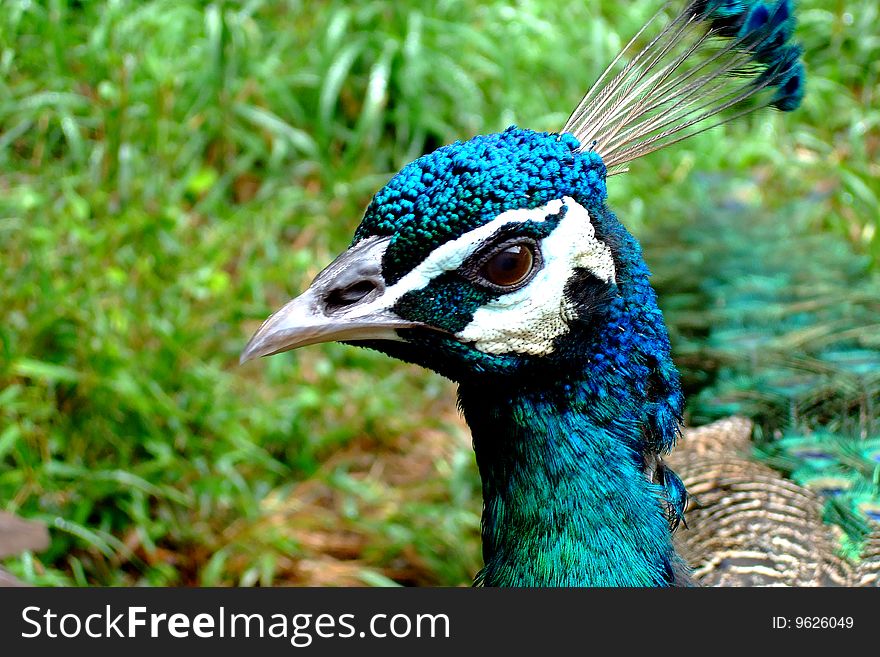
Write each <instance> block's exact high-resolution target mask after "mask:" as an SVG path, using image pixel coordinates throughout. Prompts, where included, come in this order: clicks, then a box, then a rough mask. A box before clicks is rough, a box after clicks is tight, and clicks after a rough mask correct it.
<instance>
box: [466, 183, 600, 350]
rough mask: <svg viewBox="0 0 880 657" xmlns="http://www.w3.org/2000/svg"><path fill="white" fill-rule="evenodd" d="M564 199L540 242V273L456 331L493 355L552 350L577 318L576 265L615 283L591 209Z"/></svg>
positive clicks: (500, 298)
mask: <svg viewBox="0 0 880 657" xmlns="http://www.w3.org/2000/svg"><path fill="white" fill-rule="evenodd" d="M563 201H564V202H565V205H566V207H567V208H568V210H567V211H566V214H565V217H563V218H562V221H560V222H559V225H558V226H557V227H556V228H555V229H554V230H553V232H552V233H551V234H550V235H548V236H547V237H545V238H544V239H543V240H542V241H541V254H542V256H543V259H544V266H543V267H542V269H541V271H539V272H538V273H537V274H536V275H535V277H534V278H533V279H532V280H531V282H529V284H528V285H526V286H525V287H523V288H521V289H519V290H517V291H515V292H511V293H510V294H503V295H501V296H500V297H498V298H497V299H495V300H493V301H490V302H489V303H487V304H486V305H484V306H482V307H481V308H478V309H477V311H476V312H475V313H474V316H473V319H472V320H471V322H470V323H469V324H468V325H467V326H465V327H464V329H462V330H461V331H460V332H458V333H456V334H455V336H456V337H457V338H458V339H459V340H461V341H463V342H472V343H474V346H475V347H476V348H477V349H479V350H480V351H482V352H485V353H489V354H504V353H523V354H533V355H546V354H549V353H551V352H552V351H553V340H554V339H555V338H557V337H558V336H560V335H563V334H564V333H566V332H567V331H568V323H569V322H570V321H571V319H572V318H573V316H574V306H573V304H572V303H571V302H570V301H568V300H567V299H566V297H565V285H566V283H567V282H568V280H569V279H570V278H571V277H572V275H573V274H574V270H575V268H584V269H587V270H589V271H590V272H591V273H592V274H593V275H594V276H596V277H597V278H598V279H599V280H602V281H604V282H606V283H611V282H614V281H615V268H614V258H613V256H612V253H611V249H610V248H609V246H608V245H607V244H604V243H603V242H600V241H599V240H598V239H596V231H595V228H594V227H593V224H592V222H591V221H590V214H589V212H587V209H586V208H584V207H583V206H582V205H580V204H579V203H578V202H577V201H575V200H574V199H572V198H570V197H567V196H566V197H564V199H563Z"/></svg>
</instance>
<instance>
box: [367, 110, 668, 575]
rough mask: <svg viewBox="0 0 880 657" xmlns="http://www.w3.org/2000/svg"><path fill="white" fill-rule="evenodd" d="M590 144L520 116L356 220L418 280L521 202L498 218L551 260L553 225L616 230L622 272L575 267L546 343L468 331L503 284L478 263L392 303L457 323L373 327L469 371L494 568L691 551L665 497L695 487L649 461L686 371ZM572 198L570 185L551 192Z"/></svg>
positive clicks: (383, 193)
mask: <svg viewBox="0 0 880 657" xmlns="http://www.w3.org/2000/svg"><path fill="white" fill-rule="evenodd" d="M579 149H580V144H579V142H578V141H577V140H576V139H575V138H574V137H572V136H571V135H559V134H552V133H539V132H533V131H530V130H523V129H520V128H516V127H511V128H509V129H508V130H506V131H505V132H503V133H500V134H492V135H486V136H479V137H475V138H473V139H471V140H469V141H466V142H458V143H455V144H452V145H449V146H446V147H443V148H441V149H439V150H437V151H435V152H434V153H431V154H429V155H426V156H424V157H421V158H419V159H418V160H416V161H414V162H412V163H411V164H409V165H407V166H406V167H404V169H403V170H402V171H401V172H400V173H398V174H397V175H396V176H395V177H394V178H393V179H392V180H391V181H390V182H389V183H388V184H387V185H386V186H385V187H384V188H383V189H382V190H380V191H379V192H378V193H377V194H376V196H375V197H374V199H373V201H372V203H371V204H370V206H369V208H368V209H367V212H366V215H365V217H364V220H363V222H362V223H361V225H360V226H359V228H358V230H357V233H356V236H355V242H358V241H360V240H363V239H366V238H369V237H377V236H379V237H388V238H390V241H389V243H388V247H387V250H386V251H385V254H384V258H383V262H382V272H383V276H384V277H385V279H386V281H387V282H388V284H389V285H392V286H393V285H395V284H398V285H406V286H407V287H409V286H408V284H407V280H408V279H407V276H408V275H409V276H412V275H413V272H414V271H415V270H416V269H417V268H418V267H420V266H422V267H424V264H423V263H425V262H426V261H427V260H431V259H432V258H433V257H436V256H434V255H433V254H436V253H438V252H439V250H440V249H442V248H444V246H445V248H448V247H449V245H454V244H456V243H457V241H462V240H467V239H468V236H469V235H472V234H475V232H477V231H479V230H480V229H481V227H483V226H486V225H487V224H489V223H490V222H493V221H494V222H496V223H498V222H499V219H498V218H499V216H502V217H503V216H504V213H509V212H510V211H531V212H536V214H534V217H535V219H534V220H531V219H529V220H525V221H511V222H508V223H505V222H504V221H503V220H502V221H501V222H500V224H499V226H498V229H497V230H496V231H495V233H493V238H492V239H494V240H495V241H498V240H503V239H508V238H510V237H515V238H517V239H522V238H528V239H533V240H535V241H538V242H541V243H542V244H543V245H544V247H545V253H544V259H545V261H548V260H550V259H551V258H552V257H553V252H552V251H551V250H550V242H549V240H550V239H551V237H552V236H553V235H554V234H557V233H559V232H560V231H562V230H564V226H563V223H564V222H565V219H566V217H569V215H571V217H570V218H571V220H572V221H574V219H575V217H574V216H573V214H572V213H574V212H576V211H581V210H583V209H585V210H586V213H585V214H584V215H583V216H584V217H588V224H590V225H591V226H592V230H593V232H592V237H593V238H594V240H595V241H596V244H601V245H607V249H608V252H609V254H610V256H609V258H610V260H609V262H613V271H614V276H613V280H602V279H601V278H600V277H599V276H597V274H596V272H594V271H590V270H589V269H587V268H578V267H574V268H573V269H571V271H570V272H569V273H568V274H567V279H566V280H565V281H563V283H564V285H563V286H562V288H561V297H560V299H558V300H555V301H554V302H553V303H555V304H556V305H557V307H558V306H559V304H560V303H562V301H563V298H564V300H565V303H567V304H568V306H569V308H570V311H569V312H568V314H567V315H566V323H567V325H566V326H565V330H564V331H562V332H561V333H559V334H558V335H555V336H553V339H552V346H550V347H548V348H546V349H544V350H540V351H539V352H537V353H534V350H533V353H528V349H526V352H515V351H507V352H504V351H502V352H500V353H497V351H498V350H493V349H489V350H484V349H481V348H480V342H479V340H477V341H476V342H468V341H467V340H463V339H462V337H461V335H462V332H464V333H466V332H467V328H466V327H468V326H469V325H472V324H474V323H478V322H476V320H475V318H478V317H479V313H480V312H481V309H485V308H486V307H487V304H490V303H491V302H493V301H496V302H498V301H501V303H503V302H504V301H503V300H504V297H505V295H504V293H502V292H499V291H498V290H494V289H491V288H487V287H486V286H484V285H480V284H478V283H474V282H473V281H472V280H470V279H469V278H468V276H466V275H465V274H464V273H463V271H462V270H465V269H466V268H467V267H466V265H463V266H462V267H460V268H458V269H455V270H452V271H443V272H442V273H440V274H437V275H435V276H433V277H432V278H431V279H430V281H428V282H427V284H425V285H421V284H420V285H416V286H414V287H413V288H412V289H408V290H407V291H406V293H404V294H402V295H401V296H400V298H399V299H398V301H397V302H396V304H395V305H394V311H395V313H396V314H397V315H399V316H401V317H403V318H405V319H410V320H413V321H418V322H422V323H424V324H427V325H429V326H431V327H433V328H436V329H441V330H442V331H444V332H438V331H436V330H422V329H412V330H406V331H400V333H401V335H402V336H403V337H404V340H403V341H400V342H391V341H381V342H380V341H376V342H372V343H369V346H372V347H373V348H376V349H379V350H381V351H383V352H385V353H388V354H389V355H392V356H395V357H398V358H401V359H403V360H407V361H411V362H415V363H418V364H421V365H423V366H425V367H428V368H430V369H433V370H435V371H437V372H440V373H441V374H444V375H445V376H448V377H450V378H452V379H454V380H456V381H458V382H459V383H460V384H461V387H460V404H461V407H462V409H463V411H464V414H465V417H466V419H467V421H468V424H469V425H470V427H471V429H472V431H473V436H474V447H475V450H476V453H477V459H478V464H479V466H480V470H481V474H482V479H483V487H484V499H485V504H486V514H485V516H484V526H483V537H484V557H485V561H486V569H485V570H484V571H483V572H482V574H481V575H480V578H479V581H480V582H482V583H484V584H489V585H529V584H539V583H544V584H555V585H576V584H607V585H630V584H632V585H662V584H668V583H670V582H671V581H672V580H673V577H674V572H675V571H676V568H677V566H676V557H675V555H674V552H673V550H672V547H671V543H670V528H669V522H668V521H667V518H666V516H665V515H664V511H663V509H664V506H665V507H667V508H668V509H674V511H673V512H672V515H674V516H675V520H674V522H677V518H678V516H679V515H680V513H681V511H682V508H683V505H684V492H683V490H680V481H678V479H677V477H676V476H675V475H674V473H671V472H669V475H668V476H667V477H665V478H663V479H662V481H656V482H652V481H649V477H648V476H647V475H646V464H647V462H648V461H649V460H650V459H651V458H652V457H653V456H654V455H656V454H659V453H661V452H664V451H666V450H668V449H669V448H671V447H672V445H673V443H674V441H675V438H676V436H677V433H678V428H679V423H680V418H681V409H682V403H683V399H682V394H681V389H680V386H679V379H678V373H677V371H676V369H675V366H674V365H673V363H672V359H671V356H670V346H669V340H668V337H667V334H666V328H665V325H664V323H663V317H662V314H661V312H660V310H659V308H658V307H657V302H656V297H655V294H654V291H653V290H652V288H651V286H650V284H649V281H648V278H649V272H648V269H647V267H646V265H645V263H644V260H643V259H642V254H641V249H640V247H639V245H638V242H637V241H636V240H635V239H634V238H633V237H632V236H631V235H630V234H629V233H628V232H627V231H626V229H625V228H624V227H623V225H622V224H621V223H620V222H619V221H618V220H617V219H616V217H615V216H614V214H613V213H612V212H611V211H610V210H609V209H608V208H607V206H606V203H605V201H606V188H605V167H604V164H603V163H602V160H601V158H600V157H599V156H598V155H597V154H595V153H592V152H582V151H581V150H579ZM563 198H568V199H571V200H572V201H573V202H572V203H568V202H567V204H566V205H563V206H561V207H558V208H556V207H554V208H552V209H551V210H549V211H546V212H545V211H544V210H542V208H545V207H547V206H548V204H551V203H552V202H554V201H557V200H558V199H563ZM578 206H580V208H578ZM554 248H556V247H554ZM597 248H598V247H597ZM552 266H553V265H552V263H551V264H546V263H545V268H546V269H547V270H548V271H549V270H550V269H551V267H552ZM567 271H568V270H567ZM512 312H517V311H516V309H515V308H514V309H513V310H512ZM540 329H541V327H540V326H536V327H535V330H536V331H540ZM361 344H363V343H361ZM676 482H678V483H677V484H676ZM674 522H673V524H674ZM535 555H541V556H540V559H534V558H532V557H534V556H535ZM609 560H613V561H614V562H615V563H614V564H613V565H609Z"/></svg>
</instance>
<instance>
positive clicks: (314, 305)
mask: <svg viewBox="0 0 880 657" xmlns="http://www.w3.org/2000/svg"><path fill="white" fill-rule="evenodd" d="M387 246H388V238H378V237H373V238H369V239H365V240H362V241H360V242H358V243H357V244H356V245H355V246H353V247H351V248H350V249H348V250H347V251H345V252H344V253H342V254H341V255H340V256H339V257H338V258H336V260H334V261H333V262H332V263H330V265H329V266H328V267H327V268H326V269H324V271H322V272H321V273H320V274H318V275H317V276H316V277H315V280H314V281H313V282H312V284H311V286H310V287H309V289H307V290H306V291H305V292H303V293H302V294H301V295H300V296H298V297H296V298H295V299H292V300H291V301H289V302H287V303H286V304H285V305H284V306H283V307H282V308H281V309H279V310H278V311H276V312H275V313H273V314H272V315H271V316H270V317H269V318H268V319H267V320H266V321H265V322H263V325H262V326H260V328H259V329H257V332H256V333H254V335H253V337H251V339H250V340H249V341H248V343H247V346H245V348H244V350H243V351H242V353H241V357H240V358H239V363H246V362H247V361H249V360H252V359H254V358H259V357H260V356H271V355H273V354H278V353H281V352H283V351H289V350H290V349H296V348H298V347H304V346H306V345H310V344H317V343H319V342H334V341H342V340H344V341H358V340H400V337H399V336H398V334H397V330H398V329H402V328H414V327H417V326H421V324H419V323H417V322H411V321H408V320H405V319H403V318H401V317H399V316H397V315H396V314H395V313H394V312H393V311H392V310H391V308H390V307H389V306H391V305H393V299H392V298H388V296H387V295H386V294H385V292H386V287H385V280H384V279H383V277H382V273H381V271H382V266H381V262H382V254H384V252H385V249H386V248H387ZM392 296H393V295H392Z"/></svg>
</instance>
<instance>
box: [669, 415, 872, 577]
mask: <svg viewBox="0 0 880 657" xmlns="http://www.w3.org/2000/svg"><path fill="white" fill-rule="evenodd" d="M751 432H752V423H751V421H749V420H747V419H745V418H739V417H733V418H728V419H725V420H720V421H718V422H715V423H713V424H710V425H707V426H705V427H701V428H699V429H690V430H687V431H685V435H684V438H683V439H682V441H681V442H680V443H679V446H678V447H677V448H676V449H675V451H674V452H673V454H672V455H671V457H670V458H669V459H668V461H669V463H670V464H671V465H672V467H673V468H674V469H675V470H676V471H677V472H678V474H679V475H680V476H681V478H682V481H683V482H684V484H685V486H686V488H687V490H688V493H689V495H690V499H689V504H688V508H687V511H686V513H685V522H686V523H687V526H686V527H681V528H680V529H679V530H678V531H677V532H676V539H677V547H678V549H679V551H680V553H681V554H682V556H684V557H685V559H686V560H687V561H688V563H690V564H691V566H692V568H693V575H694V579H696V580H697V581H698V582H699V583H700V584H701V585H703V586H846V585H852V584H854V583H855V582H854V581H853V580H854V573H853V569H852V568H851V567H850V565H849V564H848V563H847V562H846V561H845V560H844V559H843V558H841V557H839V556H838V555H837V554H836V550H835V545H837V544H838V537H839V533H840V530H839V529H838V528H836V527H834V526H832V525H828V524H825V523H823V522H822V503H821V500H820V499H819V497H818V496H817V495H816V494H815V493H814V492H812V491H810V490H808V489H806V488H803V487H801V486H798V485H797V484H795V483H793V482H792V481H789V480H787V479H784V478H782V477H781V476H780V475H779V474H778V473H777V472H775V471H774V470H772V469H770V468H768V467H767V466H765V465H762V464H761V463H757V462H755V461H754V460H750V459H749V456H748V455H749V451H750V437H751ZM872 575H873V576H874V579H875V580H876V576H877V568H876V567H875V569H874V570H873V571H871V572H870V573H868V572H866V573H864V574H863V575H862V578H863V579H865V580H866V581H867V580H869V579H870V578H871V576H872Z"/></svg>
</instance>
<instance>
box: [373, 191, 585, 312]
mask: <svg viewBox="0 0 880 657" xmlns="http://www.w3.org/2000/svg"><path fill="white" fill-rule="evenodd" d="M566 198H568V197H566ZM569 200H571V199H569ZM572 202H573V203H574V201H573V200H572ZM562 205H563V199H556V200H554V201H550V202H549V203H548V204H547V205H544V206H542V207H540V208H533V209H531V210H508V211H507V212H502V213H501V214H499V215H498V216H497V217H495V218H494V219H493V220H492V221H490V222H488V223H485V224H483V225H482V226H479V227H477V228H474V229H473V230H472V231H470V232H467V233H465V234H464V235H461V236H460V237H458V238H456V239H454V240H450V241H448V242H445V243H443V244H441V245H440V246H438V247H437V248H436V249H434V250H433V251H431V253H429V254H428V257H427V258H425V259H424V260H422V262H420V263H419V264H418V265H417V266H416V267H414V268H413V269H412V270H411V271H410V272H408V273H407V274H406V275H405V276H404V277H403V278H401V279H400V280H399V281H397V282H396V283H395V284H394V285H392V286H391V287H389V288H388V289H386V290H385V293H384V294H383V295H382V296H380V297H379V298H377V299H375V300H374V301H372V302H371V303H369V304H365V305H363V306H360V307H359V308H358V314H359V315H360V314H367V313H370V312H373V311H375V310H377V309H381V308H390V307H392V306H393V305H394V304H395V303H397V301H399V300H400V298H401V297H402V296H403V295H404V294H406V293H407V292H411V291H413V290H421V289H422V288H424V287H426V286H427V285H428V283H430V282H431V281H432V280H433V279H434V278H436V277H437V276H439V275H440V274H443V273H445V272H447V271H455V270H456V269H458V268H459V267H461V266H462V264H464V261H465V260H467V259H468V258H469V257H470V256H472V255H473V254H474V253H476V252H477V250H478V249H479V248H480V247H481V246H483V245H484V244H485V242H486V240H488V239H489V238H490V237H492V235H494V234H495V232H496V231H497V230H498V229H499V228H501V227H502V226H506V225H507V224H512V223H526V222H528V221H536V222H542V221H545V220H546V219H547V217H548V216H555V215H557V214H559V212H560V211H561V210H562ZM575 205H577V203H575ZM578 207H580V206H578ZM569 212H570V210H569ZM584 212H586V210H584ZM556 230H557V231H558V230H559V228H558V227H557V229H556ZM554 232H556V231H554Z"/></svg>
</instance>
